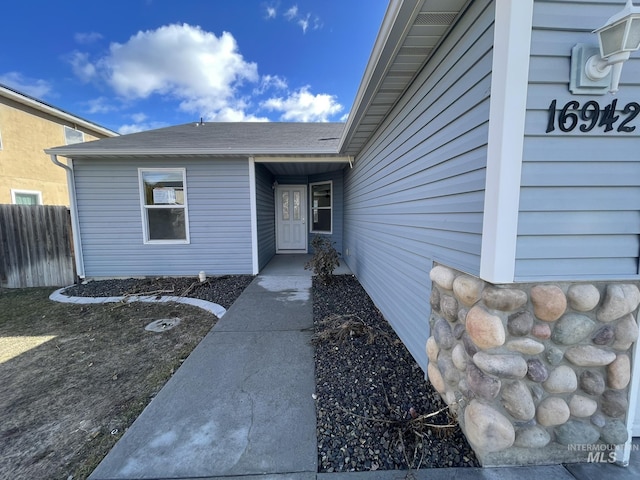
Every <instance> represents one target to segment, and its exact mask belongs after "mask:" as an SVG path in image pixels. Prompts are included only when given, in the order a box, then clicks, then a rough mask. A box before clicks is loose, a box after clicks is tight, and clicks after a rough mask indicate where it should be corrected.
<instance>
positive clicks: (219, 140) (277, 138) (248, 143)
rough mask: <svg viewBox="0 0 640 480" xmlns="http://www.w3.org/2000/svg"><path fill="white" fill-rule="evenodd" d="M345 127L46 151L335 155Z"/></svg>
mask: <svg viewBox="0 0 640 480" xmlns="http://www.w3.org/2000/svg"><path fill="white" fill-rule="evenodd" d="M343 129H344V123H284V122H226V123H221V122H204V123H200V122H196V123H187V124H184V125H178V126H174V127H167V128H160V129H156V130H148V131H144V132H139V133H132V134H129V135H122V136H119V137H113V138H104V139H102V140H96V141H93V142H84V143H77V144H74V145H66V146H62V147H55V148H50V149H47V150H46V152H47V153H49V154H56V155H61V156H65V157H73V158H78V157H105V156H108V157H114V156H120V157H122V156H150V155H153V156H177V155H180V156H193V155H208V156H214V155H225V156H252V155H315V156H317V155H337V154H338V145H339V143H340V138H341V136H342V131H343Z"/></svg>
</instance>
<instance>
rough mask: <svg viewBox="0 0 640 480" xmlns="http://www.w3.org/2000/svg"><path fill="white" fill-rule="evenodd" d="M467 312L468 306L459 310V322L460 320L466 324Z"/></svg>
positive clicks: (462, 323)
mask: <svg viewBox="0 0 640 480" xmlns="http://www.w3.org/2000/svg"><path fill="white" fill-rule="evenodd" d="M467 313H469V309H468V308H461V309H460V310H458V322H460V325H466V322H467Z"/></svg>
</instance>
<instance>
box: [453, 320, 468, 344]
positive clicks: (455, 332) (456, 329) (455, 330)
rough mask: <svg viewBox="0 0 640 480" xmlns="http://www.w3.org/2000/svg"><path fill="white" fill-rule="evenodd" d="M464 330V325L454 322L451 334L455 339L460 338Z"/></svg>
mask: <svg viewBox="0 0 640 480" xmlns="http://www.w3.org/2000/svg"><path fill="white" fill-rule="evenodd" d="M464 332H466V329H465V328H464V325H462V324H461V323H456V324H455V326H454V327H453V336H454V337H456V339H458V340H460V339H461V338H462V334H463V333H464Z"/></svg>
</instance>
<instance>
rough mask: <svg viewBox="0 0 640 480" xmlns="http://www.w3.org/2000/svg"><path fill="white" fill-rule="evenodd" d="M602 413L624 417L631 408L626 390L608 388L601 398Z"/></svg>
mask: <svg viewBox="0 0 640 480" xmlns="http://www.w3.org/2000/svg"><path fill="white" fill-rule="evenodd" d="M600 408H601V409H602V413H604V414H605V415H609V416H610V417H614V418H616V417H617V418H622V417H624V416H625V415H626V413H627V410H628V408H629V402H627V395H626V392H624V391H620V390H607V391H606V392H604V393H603V394H602V398H601V399H600Z"/></svg>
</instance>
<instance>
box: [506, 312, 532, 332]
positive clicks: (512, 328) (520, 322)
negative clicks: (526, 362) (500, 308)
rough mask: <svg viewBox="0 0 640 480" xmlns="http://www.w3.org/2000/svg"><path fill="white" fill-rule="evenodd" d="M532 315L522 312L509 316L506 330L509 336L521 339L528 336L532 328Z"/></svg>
mask: <svg viewBox="0 0 640 480" xmlns="http://www.w3.org/2000/svg"><path fill="white" fill-rule="evenodd" d="M533 320H534V318H533V314H532V313H531V312H527V311H523V312H517V313H514V314H513V315H509V318H508V319H507V330H508V331H509V333H510V334H511V335H514V336H516V337H522V336H524V335H528V334H529V332H530V331H531V327H533Z"/></svg>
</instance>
